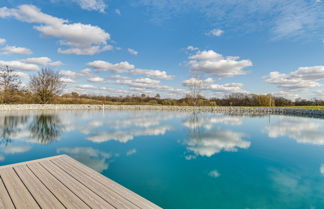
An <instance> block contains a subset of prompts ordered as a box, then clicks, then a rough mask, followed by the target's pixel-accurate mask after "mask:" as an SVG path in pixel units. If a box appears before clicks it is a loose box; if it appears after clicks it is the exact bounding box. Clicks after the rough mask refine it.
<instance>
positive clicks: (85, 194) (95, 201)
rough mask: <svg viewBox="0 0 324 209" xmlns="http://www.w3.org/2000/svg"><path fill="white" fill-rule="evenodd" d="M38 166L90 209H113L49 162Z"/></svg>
mask: <svg viewBox="0 0 324 209" xmlns="http://www.w3.org/2000/svg"><path fill="white" fill-rule="evenodd" d="M40 164H41V165H42V166H43V167H44V168H45V169H46V170H47V171H48V172H50V173H51V174H52V175H53V176H55V178H57V179H58V180H59V181H60V182H62V183H63V184H64V185H65V186H66V187H68V188H69V189H70V190H71V191H72V192H73V193H74V194H76V195H77V196H78V197H79V198H80V199H82V200H83V201H84V202H85V203H87V205H90V206H91V207H92V208H96V209H97V208H98V209H99V208H101V209H109V208H111V209H112V208H115V207H113V206H112V205H111V204H109V203H108V202H106V201H105V200H103V199H102V198H101V197H99V196H98V195H96V194H95V193H93V192H92V191H91V190H90V189H88V188H87V187H85V186H84V185H83V184H80V183H79V182H78V181H77V180H75V179H74V178H73V177H71V176H70V175H68V174H67V173H66V172H65V171H63V170H62V169H60V168H59V167H57V166H56V165H54V164H53V163H52V162H50V161H46V162H40Z"/></svg>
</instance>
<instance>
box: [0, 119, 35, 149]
mask: <svg viewBox="0 0 324 209" xmlns="http://www.w3.org/2000/svg"><path fill="white" fill-rule="evenodd" d="M28 118H29V117H28V116H14V115H9V116H4V117H0V144H2V145H5V146H6V145H8V144H9V143H10V142H11V137H12V135H13V134H15V133H17V132H19V131H22V126H23V125H24V124H26V123H27V122H28Z"/></svg>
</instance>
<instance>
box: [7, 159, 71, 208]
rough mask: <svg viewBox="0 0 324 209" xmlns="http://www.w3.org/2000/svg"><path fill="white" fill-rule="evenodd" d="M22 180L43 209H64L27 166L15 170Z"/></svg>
mask: <svg viewBox="0 0 324 209" xmlns="http://www.w3.org/2000/svg"><path fill="white" fill-rule="evenodd" d="M13 169H14V170H15V171H16V172H17V174H18V176H19V177H20V179H21V180H22V181H23V182H24V184H25V185H26V187H27V188H28V189H29V191H30V192H31V193H32V194H33V196H34V198H35V199H36V201H37V203H38V204H39V205H40V207H41V208H46V209H47V208H48V209H63V208H65V207H64V206H63V205H62V203H61V202H59V201H58V199H56V197H55V196H54V195H53V194H52V193H51V192H50V191H49V190H48V189H47V188H46V187H45V185H44V184H43V183H42V182H40V181H39V179H38V178H37V177H36V176H35V175H34V174H33V173H32V172H31V170H30V169H29V168H28V167H27V166H26V165H19V166H17V167H14V168H13Z"/></svg>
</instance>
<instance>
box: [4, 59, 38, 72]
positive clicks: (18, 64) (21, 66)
mask: <svg viewBox="0 0 324 209" xmlns="http://www.w3.org/2000/svg"><path fill="white" fill-rule="evenodd" d="M0 65H3V66H9V67H11V68H13V69H17V70H24V71H37V70H40V67H39V66H38V65H35V64H30V63H25V62H22V61H19V60H13V61H3V60H0Z"/></svg>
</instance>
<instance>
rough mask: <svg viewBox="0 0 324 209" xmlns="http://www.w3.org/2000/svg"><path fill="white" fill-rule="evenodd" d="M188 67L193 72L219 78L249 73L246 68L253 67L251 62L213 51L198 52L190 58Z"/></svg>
mask: <svg viewBox="0 0 324 209" xmlns="http://www.w3.org/2000/svg"><path fill="white" fill-rule="evenodd" d="M188 65H189V66H190V70H191V71H192V72H201V73H206V74H210V75H214V76H218V77H233V76H236V75H244V74H247V73H248V72H246V71H243V69H244V68H246V67H250V66H252V62H251V61H250V60H239V57H232V56H231V57H224V56H223V55H221V54H218V53H216V52H215V51H213V50H206V51H198V52H197V53H196V54H195V55H192V56H190V57H189V61H188Z"/></svg>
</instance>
